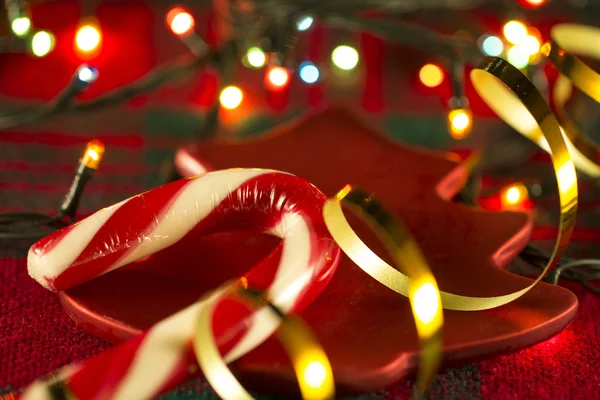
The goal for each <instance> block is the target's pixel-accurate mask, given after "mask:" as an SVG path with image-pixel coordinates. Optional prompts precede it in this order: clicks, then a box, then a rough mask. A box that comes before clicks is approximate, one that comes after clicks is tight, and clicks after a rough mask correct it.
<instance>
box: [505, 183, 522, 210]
mask: <svg viewBox="0 0 600 400" xmlns="http://www.w3.org/2000/svg"><path fill="white" fill-rule="evenodd" d="M528 198H529V193H528V192H527V188H526V187H525V185H523V184H522V183H517V184H514V185H511V186H509V187H508V188H506V189H505V190H504V193H503V194H502V204H503V205H504V206H505V207H510V206H516V205H519V204H521V203H523V202H524V201H525V200H527V199H528Z"/></svg>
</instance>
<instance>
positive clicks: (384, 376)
mask: <svg viewBox="0 0 600 400" xmlns="http://www.w3.org/2000/svg"><path fill="white" fill-rule="evenodd" d="M176 163H177V167H178V168H179V170H180V171H181V172H182V173H183V174H184V175H189V174H193V173H195V172H198V171H199V170H200V171H201V170H214V169H221V168H232V167H260V168H273V169H278V170H283V171H288V172H291V173H294V174H296V175H299V176H301V177H303V178H305V179H308V180H309V181H311V182H313V183H314V184H315V185H316V186H317V187H319V188H320V189H321V190H323V191H324V192H325V193H326V194H328V195H332V194H335V193H336V192H337V191H338V190H339V189H340V188H341V187H342V186H343V185H345V184H347V183H350V184H353V185H356V186H357V187H360V188H363V189H365V190H368V191H372V192H374V193H375V194H376V195H377V197H378V198H379V199H380V200H381V201H382V202H383V203H384V204H386V205H387V206H388V208H389V209H391V210H392V211H393V212H394V213H395V214H396V215H397V216H398V217H399V218H401V219H402V220H403V221H404V222H405V223H406V225H407V226H408V227H409V228H410V230H411V232H412V233H413V235H414V236H415V238H416V239H417V241H418V243H419V245H420V246H421V248H422V251H423V253H424V254H425V256H426V258H427V260H428V262H429V263H430V266H431V269H432V271H433V272H434V274H435V276H436V278H437V280H438V284H439V286H440V288H441V289H442V290H444V291H446V292H451V293H456V294H461V295H466V296H495V295H501V294H506V293H509V292H513V291H516V290H518V289H521V288H524V287H526V286H527V285H528V284H529V282H531V281H530V280H529V279H527V278H524V277H521V276H518V275H515V274H513V273H510V272H508V271H505V270H503V269H502V267H504V266H505V265H506V264H507V263H508V262H510V261H511V260H512V259H513V258H514V257H516V256H517V254H518V253H519V251H520V250H521V249H522V248H523V247H524V246H525V245H526V243H527V241H528V238H529V233H530V230H531V225H532V222H531V220H530V219H529V217H528V216H527V215H526V214H523V213H515V212H490V211H484V210H480V209H472V208H468V207H465V206H462V205H458V204H454V203H451V202H450V201H449V200H450V199H451V198H452V197H453V196H454V195H455V194H456V192H457V191H458V190H459V189H460V187H461V185H462V184H463V182H464V180H465V175H466V169H465V168H464V167H463V166H461V165H460V164H459V163H457V162H456V161H453V160H450V159H448V158H445V157H442V156H441V155H439V154H432V153H426V152H423V151H416V150H413V149H408V148H406V147H403V146H401V145H399V144H397V143H395V142H393V141H391V140H389V139H387V138H385V137H384V136H383V135H381V134H379V133H377V132H374V131H373V130H371V129H369V128H367V127H365V126H364V125H363V124H361V123H360V122H359V121H358V120H357V119H355V118H354V117H353V116H352V115H351V114H349V113H348V112H346V111H344V110H342V109H335V108H333V109H328V110H326V111H325V112H322V113H320V114H318V115H316V116H313V117H310V118H308V119H306V120H303V121H301V122H300V123H297V124H294V125H291V126H288V127H285V128H283V129H281V130H279V131H276V132H273V133H271V134H270V135H267V136H266V137H262V138H260V139H258V140H252V141H244V142H230V143H218V142H204V143H196V144H192V145H189V146H187V147H185V148H183V149H180V151H179V152H178V154H177V161H176ZM349 220H350V222H351V224H352V225H353V226H354V227H355V229H356V230H357V232H358V234H359V235H360V236H361V237H362V238H363V240H364V241H365V242H366V243H367V244H368V245H370V246H371V248H372V249H373V250H374V251H375V252H377V253H378V254H379V255H380V256H381V257H382V258H384V259H386V260H387V261H388V262H389V258H388V257H386V254H385V252H384V251H383V248H382V246H381V245H380V244H379V243H378V242H377V240H376V239H375V237H374V235H373V234H372V233H371V232H370V231H369V230H368V229H367V227H366V226H364V225H362V224H361V223H360V222H358V221H357V220H356V219H353V218H349ZM277 246H278V239H275V238H272V237H268V236H262V235H257V234H254V233H252V232H236V233H227V234H219V235H213V236H209V237H204V238H194V237H193V236H188V237H186V238H185V240H183V241H181V242H179V243H176V244H175V245H173V246H171V247H170V248H167V249H165V250H163V251H161V252H160V253H157V254H155V255H154V256H153V257H150V258H148V259H146V260H142V261H140V262H137V263H135V264H133V265H131V266H129V267H126V268H122V269H120V270H117V271H113V272H110V273H108V274H106V275H104V276H101V277H100V278H96V279H94V280H92V281H90V282H88V283H85V284H83V285H80V286H78V287H76V288H74V289H70V290H68V291H66V292H62V293H61V300H62V302H63V305H64V307H65V309H66V310H67V311H68V312H69V314H70V315H71V316H72V318H73V319H74V320H75V321H77V322H78V323H80V324H81V325H82V326H83V327H84V328H85V329H87V330H89V331H90V332H92V333H93V334H95V335H98V336H100V337H103V338H105V339H107V340H109V341H112V342H118V341H120V340H123V339H125V338H128V337H130V336H132V335H135V334H137V333H139V332H140V331H141V330H143V329H145V328H148V327H149V326H151V325H152V324H153V323H154V322H156V321H158V320H160V319H162V318H164V317H166V316H168V315H170V314H171V313H173V312H174V311H176V310H179V309H181V308H182V307H184V306H186V305H188V304H191V303H192V302H193V301H195V300H197V299H198V298H199V297H200V296H201V295H202V294H203V293H204V292H205V291H207V290H210V289H212V288H214V287H216V286H217V285H218V284H220V283H222V282H224V281H226V280H228V279H231V278H234V277H237V276H239V275H241V274H242V273H243V272H244V271H246V270H248V269H249V267H251V266H252V265H254V264H256V263H257V262H258V260H260V259H262V258H263V257H265V256H267V255H268V254H270V253H271V252H272V251H276V249H277ZM576 309H577V298H576V297H575V296H574V295H573V294H572V293H571V292H569V291H568V290H566V289H564V288H561V287H558V286H552V285H548V284H545V283H540V284H539V285H538V286H536V287H535V288H534V289H533V290H531V291H530V292H528V293H527V294H526V295H525V296H523V297H521V298H520V299H518V300H517V301H515V302H513V303H511V304H508V305H506V306H503V307H500V308H497V309H494V310H488V311H480V312H459V311H445V314H444V319H445V325H444V332H443V340H444V349H443V351H444V355H443V356H444V363H445V364H446V365H450V364H455V363H461V362H466V361H469V360H473V359H476V358H480V357H487V356H490V355H493V354H499V353H505V352H510V351H514V350H517V349H520V348H523V347H527V346H531V345H533V344H535V343H537V342H539V341H541V340H544V339H546V338H548V337H551V336H552V335H554V334H556V333H557V332H559V331H560V330H561V329H562V328H564V327H565V325H567V324H568V322H569V321H570V320H571V319H572V318H573V316H574V314H575V312H576ZM301 315H302V317H303V318H304V319H305V320H306V321H307V322H308V323H309V324H310V326H311V327H312V329H313V330H314V332H315V334H316V335H317V336H318V338H319V339H320V341H321V343H322V344H323V346H324V348H325V350H326V351H327V354H328V356H329V357H330V361H331V364H332V367H333V371H334V375H335V380H336V387H337V392H338V394H349V393H359V392H369V391H373V390H378V389H381V388H383V387H385V386H388V385H390V384H391V383H393V382H394V381H396V380H398V379H400V378H402V377H403V376H406V375H408V374H412V373H414V371H415V368H416V365H417V360H418V345H417V335H416V330H415V327H414V322H413V317H412V314H411V310H410V307H409V303H408V299H406V298H404V297H402V296H399V295H397V294H395V293H393V292H392V291H390V290H389V289H387V288H386V287H384V286H382V285H380V284H379V283H378V282H376V281H374V280H372V279H371V278H370V277H369V276H368V275H366V274H365V273H364V272H363V271H362V270H360V269H359V268H358V267H357V266H356V265H354V263H353V262H352V261H350V260H349V259H348V258H347V257H345V256H344V257H342V261H341V264H340V267H339V269H338V271H337V272H336V274H335V276H334V277H333V279H332V281H331V282H330V284H329V286H327V288H326V289H325V291H324V292H323V294H321V295H320V297H318V298H317V299H316V300H315V301H314V303H312V304H311V305H310V306H309V307H308V308H307V309H306V310H305V311H304V312H303V313H302V314H301ZM232 369H233V370H234V372H235V373H236V374H237V376H238V377H239V378H240V380H241V381H242V383H244V384H246V385H247V386H248V387H249V388H251V389H256V390H259V391H261V392H264V393H279V394H292V393H296V391H297V385H296V383H295V376H294V372H293V370H292V368H291V365H290V364H289V362H288V360H287V356H286V355H285V353H284V352H283V350H282V349H281V347H280V345H279V344H278V343H277V342H276V341H275V340H274V339H271V340H268V341H267V342H265V343H264V344H263V345H261V346H260V347H258V348H257V349H256V350H254V351H252V352H251V353H249V354H247V355H246V356H244V357H243V358H241V359H240V360H238V361H236V362H235V363H234V365H233V366H232Z"/></svg>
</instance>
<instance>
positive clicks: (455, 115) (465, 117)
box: [448, 108, 472, 139]
mask: <svg viewBox="0 0 600 400" xmlns="http://www.w3.org/2000/svg"><path fill="white" fill-rule="evenodd" d="M448 125H449V131H450V134H451V135H452V137H453V138H455V139H462V138H464V137H465V136H467V135H468V134H469V132H470V131H471V125H472V114H471V111H470V110H468V109H465V108H459V109H457V110H452V111H450V112H449V113H448Z"/></svg>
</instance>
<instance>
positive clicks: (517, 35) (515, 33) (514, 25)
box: [502, 20, 527, 44]
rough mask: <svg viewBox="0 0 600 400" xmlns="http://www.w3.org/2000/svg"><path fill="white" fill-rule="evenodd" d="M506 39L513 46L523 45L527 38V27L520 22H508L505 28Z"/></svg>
mask: <svg viewBox="0 0 600 400" xmlns="http://www.w3.org/2000/svg"><path fill="white" fill-rule="evenodd" d="M502 31H503V33H504V37H505V38H506V40H508V41H509V42H510V43H512V44H521V42H523V40H524V39H525V38H526V37H527V27H526V26H525V25H524V24H523V23H522V22H519V21H515V20H513V21H508V22H507V23H506V24H505V25H504V28H503V30H502Z"/></svg>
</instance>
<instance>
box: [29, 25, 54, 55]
mask: <svg viewBox="0 0 600 400" xmlns="http://www.w3.org/2000/svg"><path fill="white" fill-rule="evenodd" d="M52 49H54V36H53V35H52V34H51V33H49V32H46V31H39V32H36V34H35V35H33V38H31V52H32V53H33V54H34V55H36V56H37V57H44V56H45V55H46V54H48V53H50V52H51V51H52Z"/></svg>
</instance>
